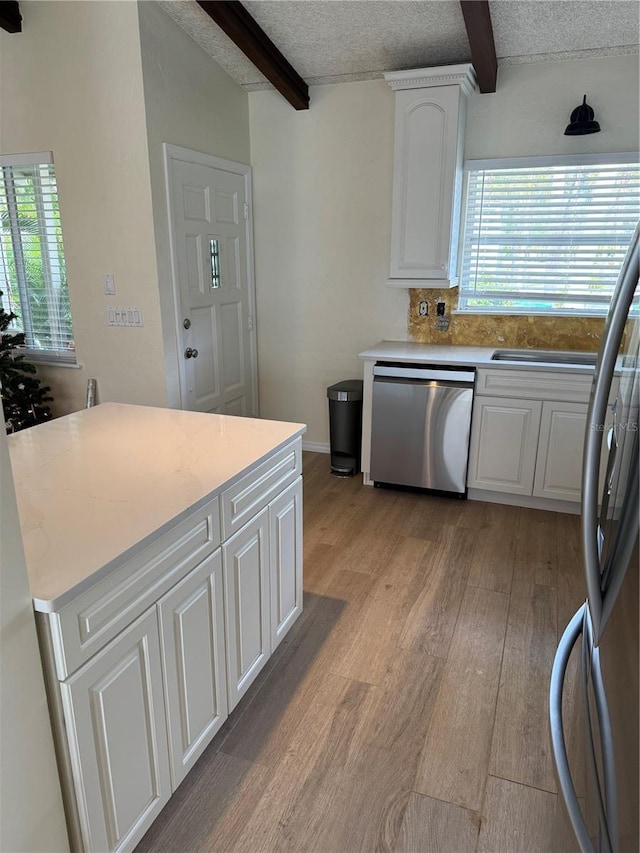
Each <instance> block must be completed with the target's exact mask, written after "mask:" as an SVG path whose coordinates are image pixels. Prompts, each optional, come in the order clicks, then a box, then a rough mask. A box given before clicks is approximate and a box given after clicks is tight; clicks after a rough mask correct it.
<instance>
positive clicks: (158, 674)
mask: <svg viewBox="0 0 640 853" xmlns="http://www.w3.org/2000/svg"><path fill="white" fill-rule="evenodd" d="M60 690H61V698H62V703H63V706H64V712H65V718H66V720H67V726H66V731H67V737H68V744H69V751H70V758H71V766H72V768H73V776H74V780H73V781H74V787H75V792H76V801H77V806H78V812H79V815H78V816H79V820H80V824H81V827H82V835H83V841H84V846H85V849H86V850H110V851H114V850H125V849H126V850H131V849H132V848H133V847H134V846H135V844H136V843H137V842H138V841H139V840H140V839H141V838H142V836H143V835H144V833H145V832H146V830H147V829H148V828H149V826H150V825H151V823H152V822H153V821H154V819H155V818H156V816H157V815H158V813H159V812H160V809H161V808H162V807H163V806H164V804H165V803H166V802H167V800H168V799H169V797H170V796H171V779H170V772H169V751H168V745H167V729H166V719H165V709H164V697H163V695H162V671H161V662H160V642H159V635H158V620H157V615H156V608H155V607H152V608H150V609H149V610H148V611H147V612H146V613H144V614H143V615H142V616H141V617H140V618H138V619H137V620H136V621H135V622H133V623H132V624H131V625H129V627H128V628H126V629H125V630H124V631H123V632H122V633H121V634H119V636H118V637H117V638H116V639H114V640H112V641H111V642H110V643H109V644H108V645H107V646H105V648H103V649H102V650H101V651H100V652H98V654H97V655H95V657H93V658H92V659H91V660H90V661H89V662H88V663H87V664H85V665H84V666H83V667H81V668H80V669H79V670H78V671H77V672H76V673H75V674H74V675H72V676H71V677H70V678H68V679H67V680H66V681H64V682H62V683H61V685H60Z"/></svg>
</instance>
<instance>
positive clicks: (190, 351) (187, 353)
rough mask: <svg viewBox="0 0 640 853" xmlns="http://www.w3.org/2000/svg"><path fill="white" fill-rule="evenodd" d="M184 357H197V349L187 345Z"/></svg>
mask: <svg viewBox="0 0 640 853" xmlns="http://www.w3.org/2000/svg"><path fill="white" fill-rule="evenodd" d="M184 357H185V358H197V357H198V350H197V349H196V348H195V347H187V348H186V350H185V351H184Z"/></svg>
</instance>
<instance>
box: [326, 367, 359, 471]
mask: <svg viewBox="0 0 640 853" xmlns="http://www.w3.org/2000/svg"><path fill="white" fill-rule="evenodd" d="M327 397H328V398H329V438H330V442H331V473H332V474H335V475H336V476H338V477H353V475H354V474H357V473H358V472H359V471H360V447H361V445H362V379H345V381H344V382H336V384H335V385H330V386H329V387H328V388H327Z"/></svg>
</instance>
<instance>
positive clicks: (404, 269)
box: [384, 64, 476, 288]
mask: <svg viewBox="0 0 640 853" xmlns="http://www.w3.org/2000/svg"><path fill="white" fill-rule="evenodd" d="M384 76H385V79H386V81H387V83H388V84H389V85H390V86H391V88H392V89H394V91H395V93H396V95H395V97H396V104H395V143H394V161H393V210H392V226H391V265H390V275H389V284H390V285H392V286H394V287H440V288H442V287H455V286H456V285H457V283H458V279H457V277H456V268H457V250H458V235H459V227H460V203H461V195H462V158H463V153H464V129H465V117H466V105H467V96H468V95H469V94H470V93H471V92H473V90H474V89H475V85H476V82H475V72H474V70H473V66H472V65H469V64H465V65H447V66H444V67H440V68H422V69H418V70H414V71H393V72H389V73H387V74H385V75H384Z"/></svg>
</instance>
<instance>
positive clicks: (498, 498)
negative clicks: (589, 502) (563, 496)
mask: <svg viewBox="0 0 640 853" xmlns="http://www.w3.org/2000/svg"><path fill="white" fill-rule="evenodd" d="M467 497H468V499H469V500H470V501H484V502H485V503H491V504H506V505H507V506H522V507H525V508H526V509H546V510H548V511H549V512H568V513H571V514H572V515H579V514H580V504H579V503H574V502H573V501H554V500H551V499H550V498H538V497H536V496H535V495H510V494H508V493H507V492H491V491H489V490H488V489H469V490H468V492H467Z"/></svg>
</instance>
